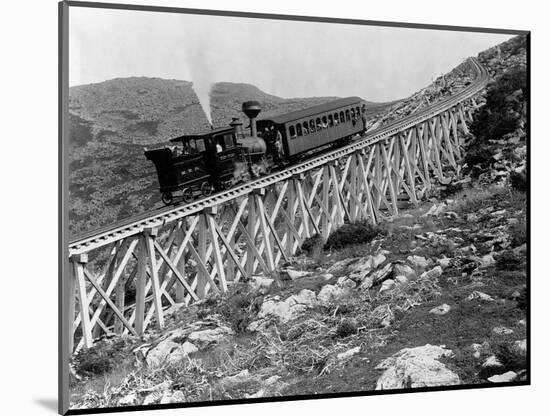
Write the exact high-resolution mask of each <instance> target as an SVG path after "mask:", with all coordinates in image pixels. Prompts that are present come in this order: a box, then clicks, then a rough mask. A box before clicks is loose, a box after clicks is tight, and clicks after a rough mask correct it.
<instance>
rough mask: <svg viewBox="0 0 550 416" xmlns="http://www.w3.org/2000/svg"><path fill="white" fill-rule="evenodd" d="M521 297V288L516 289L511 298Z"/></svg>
mask: <svg viewBox="0 0 550 416" xmlns="http://www.w3.org/2000/svg"><path fill="white" fill-rule="evenodd" d="M520 297H521V293H520V292H519V290H515V291H514V292H512V294H511V295H510V298H511V299H512V300H517V299H519V298H520Z"/></svg>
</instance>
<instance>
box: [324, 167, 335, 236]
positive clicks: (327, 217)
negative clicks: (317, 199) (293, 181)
mask: <svg viewBox="0 0 550 416" xmlns="http://www.w3.org/2000/svg"><path fill="white" fill-rule="evenodd" d="M322 175H323V198H322V201H323V208H321V209H322V210H323V214H324V215H323V222H322V223H321V231H322V233H323V240H324V241H327V239H328V236H329V234H330V226H331V223H332V218H331V213H330V201H329V193H330V171H329V167H328V164H326V165H324V166H323V173H322ZM325 209H326V210H325Z"/></svg>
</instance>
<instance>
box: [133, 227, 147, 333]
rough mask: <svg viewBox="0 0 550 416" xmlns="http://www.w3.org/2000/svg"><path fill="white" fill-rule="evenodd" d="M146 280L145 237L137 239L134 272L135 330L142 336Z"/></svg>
mask: <svg viewBox="0 0 550 416" xmlns="http://www.w3.org/2000/svg"><path fill="white" fill-rule="evenodd" d="M146 280H147V246H146V244H145V236H144V235H141V236H140V237H139V251H138V255H137V272H136V304H135V305H136V306H135V312H136V319H135V324H134V326H135V329H136V332H137V333H138V335H143V332H144V331H145V327H144V325H143V324H144V321H145V286H146Z"/></svg>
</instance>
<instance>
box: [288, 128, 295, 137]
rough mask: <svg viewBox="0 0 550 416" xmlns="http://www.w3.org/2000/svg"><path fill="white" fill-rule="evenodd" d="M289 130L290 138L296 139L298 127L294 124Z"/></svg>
mask: <svg viewBox="0 0 550 416" xmlns="http://www.w3.org/2000/svg"><path fill="white" fill-rule="evenodd" d="M288 131H289V132H290V138H291V139H295V138H296V129H295V128H294V126H290V127H289V128H288Z"/></svg>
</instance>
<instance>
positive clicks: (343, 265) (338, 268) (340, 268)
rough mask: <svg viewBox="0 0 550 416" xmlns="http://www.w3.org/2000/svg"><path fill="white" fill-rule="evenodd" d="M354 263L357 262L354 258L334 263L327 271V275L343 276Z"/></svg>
mask: <svg viewBox="0 0 550 416" xmlns="http://www.w3.org/2000/svg"><path fill="white" fill-rule="evenodd" d="M355 261H357V258H354V257H352V258H349V259H344V260H340V261H337V262H336V263H334V264H333V265H332V266H330V267H329V269H328V270H327V273H331V274H343V273H345V272H346V270H347V268H348V266H349V265H350V264H351V263H353V262H355Z"/></svg>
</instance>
